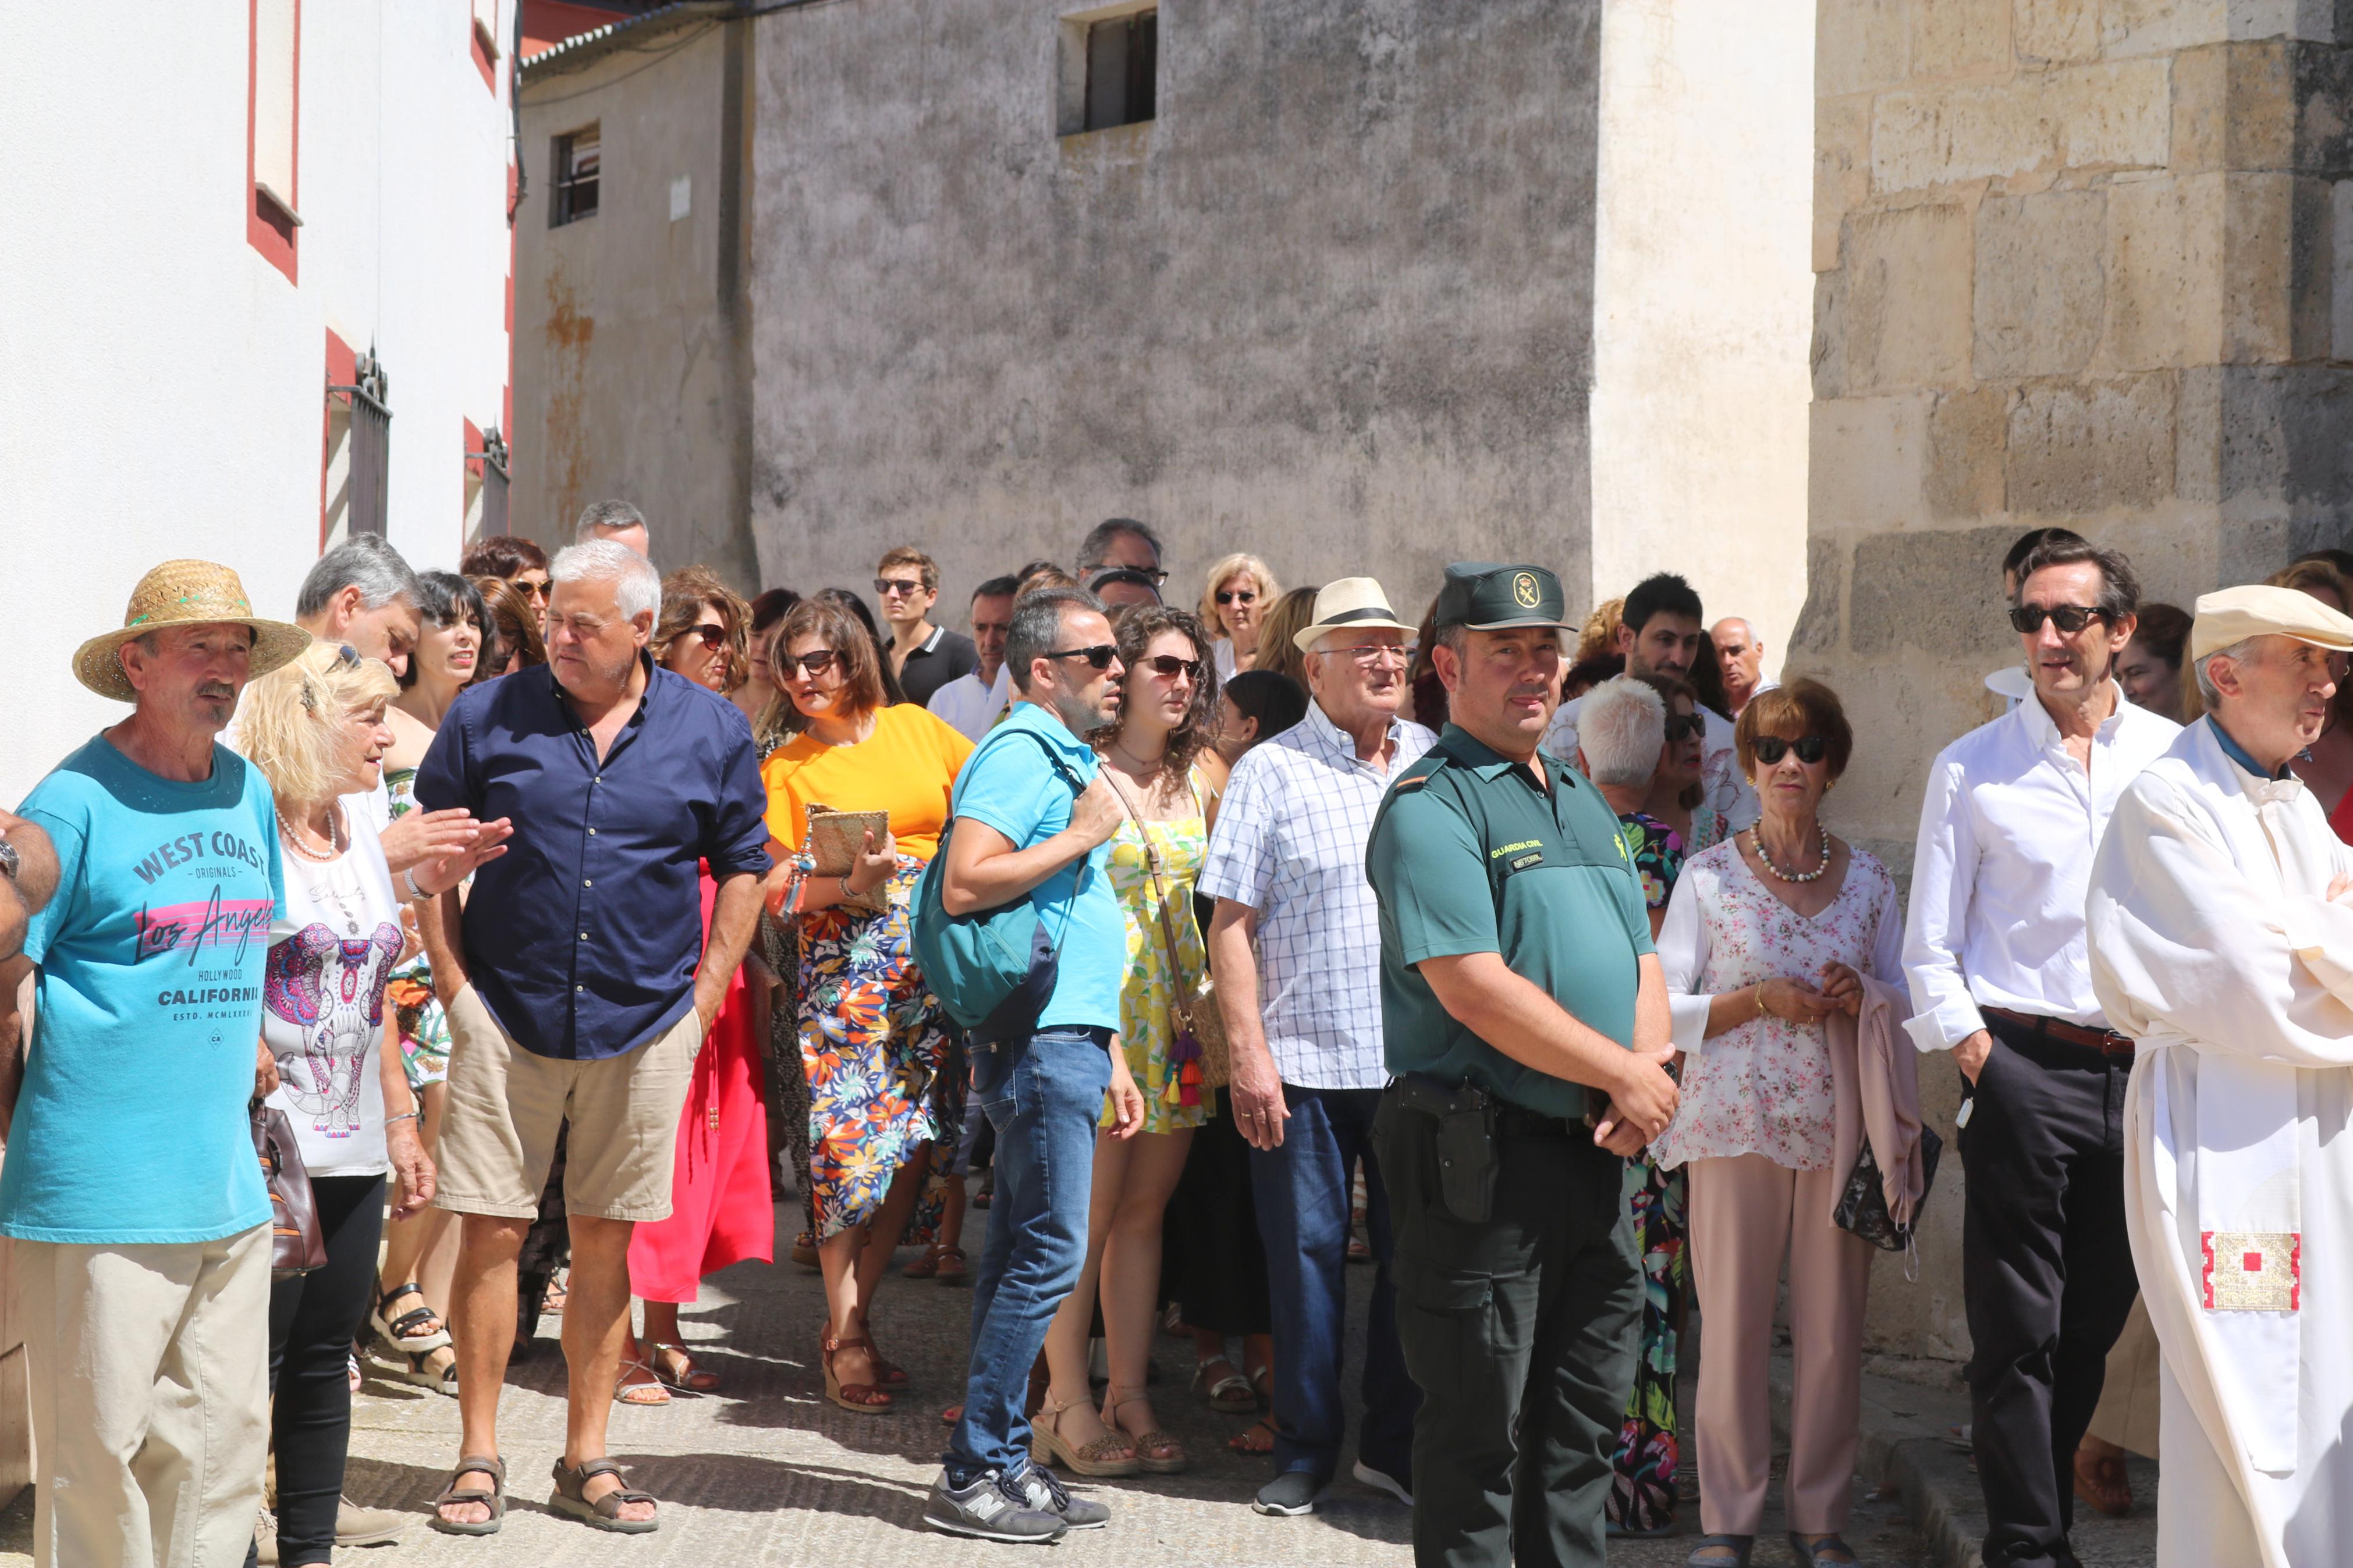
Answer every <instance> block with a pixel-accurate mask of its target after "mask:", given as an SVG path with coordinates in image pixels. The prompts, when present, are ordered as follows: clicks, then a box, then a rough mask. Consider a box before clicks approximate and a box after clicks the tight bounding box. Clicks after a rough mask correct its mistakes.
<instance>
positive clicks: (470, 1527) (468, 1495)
mask: <svg viewBox="0 0 2353 1568" xmlns="http://www.w3.org/2000/svg"><path fill="white" fill-rule="evenodd" d="M476 1473H480V1474H481V1475H485V1476H488V1477H490V1478H491V1489H490V1490H488V1491H484V1490H483V1489H481V1488H480V1487H460V1486H459V1484H458V1481H459V1478H460V1477H463V1476H467V1475H471V1474H476ZM470 1502H478V1503H480V1504H481V1505H482V1506H483V1507H485V1508H487V1509H489V1510H491V1517H490V1518H488V1519H478V1520H455V1519H444V1518H442V1517H441V1510H443V1509H444V1508H447V1507H448V1506H449V1505H451V1504H453V1503H456V1504H461V1505H462V1504H465V1503H470ZM432 1507H433V1518H432V1520H431V1521H430V1522H431V1524H432V1526H433V1528H434V1529H436V1530H438V1531H440V1532H441V1533H442V1534H444V1535H496V1534H497V1533H498V1532H499V1526H500V1525H501V1524H503V1523H505V1522H506V1517H507V1462H506V1461H505V1460H504V1459H501V1458H499V1457H498V1456H497V1455H495V1454H488V1455H485V1454H468V1455H467V1456H466V1457H465V1458H461V1459H459V1461H458V1468H456V1469H454V1470H452V1471H450V1472H449V1484H448V1486H446V1487H443V1488H442V1489H441V1495H440V1496H438V1497H437V1498H435V1499H434V1500H433V1503H432Z"/></svg>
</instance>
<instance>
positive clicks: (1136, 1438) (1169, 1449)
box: [1103, 1388, 1193, 1476]
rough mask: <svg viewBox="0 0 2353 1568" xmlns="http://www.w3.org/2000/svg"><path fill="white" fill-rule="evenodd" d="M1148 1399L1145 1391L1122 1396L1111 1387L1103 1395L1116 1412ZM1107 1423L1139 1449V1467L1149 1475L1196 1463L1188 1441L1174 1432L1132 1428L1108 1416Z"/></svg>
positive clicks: (1174, 1471) (1167, 1473) (1171, 1472)
mask: <svg viewBox="0 0 2353 1568" xmlns="http://www.w3.org/2000/svg"><path fill="white" fill-rule="evenodd" d="M1148 1402H1149V1401H1148V1399H1147V1397H1146V1396H1145V1394H1141V1393H1136V1394H1129V1395H1128V1396H1127V1397H1126V1398H1124V1399H1122V1398H1121V1397H1120V1396H1119V1390H1117V1389H1115V1388H1114V1389H1110V1390H1107V1391H1106V1392H1105V1396H1104V1399H1103V1404H1104V1405H1105V1406H1106V1407H1107V1408H1108V1409H1109V1410H1110V1411H1111V1413H1112V1415H1114V1416H1116V1415H1118V1414H1119V1413H1120V1411H1121V1410H1123V1409H1124V1408H1125V1407H1127V1406H1128V1405H1143V1404H1146V1403H1148ZM1103 1426H1104V1427H1105V1428H1107V1429H1108V1430H1110V1431H1112V1432H1114V1433H1116V1434H1118V1435H1119V1436H1123V1437H1125V1438H1126V1439H1127V1443H1128V1447H1131V1448H1134V1450H1135V1467H1136V1468H1138V1469H1140V1470H1142V1471H1143V1472H1144V1473H1145V1474H1146V1475H1150V1476H1173V1475H1177V1474H1179V1473H1181V1472H1183V1471H1184V1470H1186V1469H1188V1468H1191V1466H1192V1463H1193V1461H1192V1458H1191V1457H1190V1456H1188V1455H1187V1453H1186V1452H1185V1445H1184V1444H1183V1443H1182V1442H1181V1441H1179V1440H1178V1439H1177V1437H1176V1434H1174V1433H1171V1432H1131V1431H1129V1430H1128V1429H1127V1428H1126V1427H1124V1426H1121V1425H1120V1424H1119V1423H1118V1422H1117V1421H1116V1420H1106V1421H1105V1422H1104V1423H1103Z"/></svg>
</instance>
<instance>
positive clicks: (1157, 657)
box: [1095, 653, 1201, 680]
mask: <svg viewBox="0 0 2353 1568" xmlns="http://www.w3.org/2000/svg"><path fill="white" fill-rule="evenodd" d="M1142 662H1143V663H1145V664H1147V665H1149V666H1151V667H1152V669H1153V672H1154V673H1155V674H1157V675H1166V676H1168V677H1170V678H1171V679H1174V678H1175V677H1176V676H1179V675H1182V676H1187V677H1188V678H1190V679H1194V680H1198V679H1201V661H1200V660H1199V659H1198V658H1177V657H1176V655H1175V654H1173V653H1155V654H1154V655H1153V656H1152V657H1151V658H1147V659H1145V660H1143V661H1142ZM1095 668H1097V669H1101V668H1103V666H1101V665H1097V666H1095Z"/></svg>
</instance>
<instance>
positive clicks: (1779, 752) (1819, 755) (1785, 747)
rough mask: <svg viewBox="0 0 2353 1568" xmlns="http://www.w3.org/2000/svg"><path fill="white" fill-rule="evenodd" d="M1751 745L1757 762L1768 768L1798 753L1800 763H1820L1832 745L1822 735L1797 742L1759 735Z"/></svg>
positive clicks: (1800, 739) (1801, 738) (1810, 736)
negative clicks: (1792, 753)
mask: <svg viewBox="0 0 2353 1568" xmlns="http://www.w3.org/2000/svg"><path fill="white" fill-rule="evenodd" d="M1749 745H1750V747H1751V749H1752V750H1754V751H1755V752H1756V753H1757V761H1758V762H1760V763H1764V764H1765V765H1766V766H1767V767H1768V768H1769V767H1771V766H1773V765H1774V764H1775V763H1778V762H1779V761H1780V760H1781V759H1782V758H1783V757H1785V756H1787V755H1788V754H1789V753H1790V752H1797V753H1798V761H1799V762H1801V763H1809V764H1810V763H1819V762H1820V761H1821V760H1822V759H1823V758H1824V757H1826V756H1828V755H1829V754H1830V750H1831V743H1830V742H1828V741H1826V740H1824V739H1823V738H1822V737H1821V736H1820V735H1806V736H1802V737H1800V738H1799V739H1798V740H1795V741H1785V740H1783V739H1782V738H1781V737H1780V736H1778V735H1759V736H1757V739H1756V740H1754V741H1752V742H1749Z"/></svg>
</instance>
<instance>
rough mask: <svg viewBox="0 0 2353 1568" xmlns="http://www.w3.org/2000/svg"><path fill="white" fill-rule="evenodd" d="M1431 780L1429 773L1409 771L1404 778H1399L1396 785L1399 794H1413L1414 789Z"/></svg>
mask: <svg viewBox="0 0 2353 1568" xmlns="http://www.w3.org/2000/svg"><path fill="white" fill-rule="evenodd" d="M1429 782H1430V775H1429V774H1428V773H1409V774H1407V775H1406V776H1405V777H1404V778H1401V779H1399V780H1398V782H1397V784H1395V786H1394V787H1395V789H1396V790H1397V793H1398V794H1399V795H1411V794H1412V793H1413V792H1414V791H1416V790H1418V789H1419V788H1421V787H1422V786H1423V785H1424V784H1428V783H1429Z"/></svg>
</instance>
